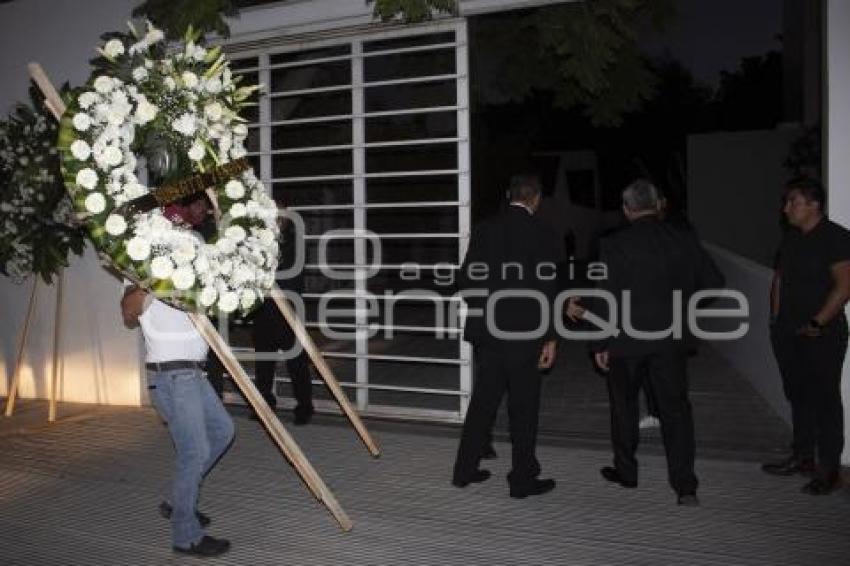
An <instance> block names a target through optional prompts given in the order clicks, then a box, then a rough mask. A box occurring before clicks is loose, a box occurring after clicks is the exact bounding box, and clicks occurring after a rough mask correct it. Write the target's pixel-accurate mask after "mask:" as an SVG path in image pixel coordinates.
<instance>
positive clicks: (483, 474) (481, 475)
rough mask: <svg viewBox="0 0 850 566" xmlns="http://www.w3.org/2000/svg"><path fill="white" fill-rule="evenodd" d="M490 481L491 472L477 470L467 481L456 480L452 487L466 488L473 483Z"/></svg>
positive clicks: (453, 481)
mask: <svg viewBox="0 0 850 566" xmlns="http://www.w3.org/2000/svg"><path fill="white" fill-rule="evenodd" d="M489 479H490V470H475V472H473V474H472V475H471V476H469V477H468V478H465V479H458V478H455V479H453V480H452V485H453V486H455V487H466V486H468V485H469V484H471V483H481V482H485V481H487V480H489Z"/></svg>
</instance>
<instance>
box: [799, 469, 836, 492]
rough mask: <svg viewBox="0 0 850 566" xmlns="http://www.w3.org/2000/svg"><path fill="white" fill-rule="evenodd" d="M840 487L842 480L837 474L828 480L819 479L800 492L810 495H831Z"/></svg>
mask: <svg viewBox="0 0 850 566" xmlns="http://www.w3.org/2000/svg"><path fill="white" fill-rule="evenodd" d="M840 487H841V480H840V479H839V477H838V474H835V475H832V476H829V477H826V478H822V477H817V478H815V479H813V480H812V481H810V482H809V483H807V484H806V485H804V486H803V487H802V488H800V491H802V492H803V493H808V494H809V495H829V494H830V493H832V492H833V491H835V490H837V489H838V488H840Z"/></svg>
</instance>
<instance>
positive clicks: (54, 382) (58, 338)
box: [47, 269, 64, 423]
mask: <svg viewBox="0 0 850 566" xmlns="http://www.w3.org/2000/svg"><path fill="white" fill-rule="evenodd" d="M56 279H57V280H56V316H55V317H54V318H53V375H52V376H51V378H50V401H49V409H48V412H47V421H48V422H51V423H52V422H54V421H55V420H56V395H57V391H58V379H59V363H60V362H59V351H60V350H61V349H62V331H61V328H62V281H63V279H64V271H63V270H61V269H60V270H59V273H58V274H57V278H56Z"/></svg>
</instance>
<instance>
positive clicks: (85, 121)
mask: <svg viewBox="0 0 850 566" xmlns="http://www.w3.org/2000/svg"><path fill="white" fill-rule="evenodd" d="M73 122H74V127H75V128H76V129H78V130H79V131H81V132H85V131H86V130H88V129H89V128H91V117H90V116H89V115H88V114H85V113H83V112H78V113H77V114H74V120H73Z"/></svg>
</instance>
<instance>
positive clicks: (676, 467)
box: [607, 349, 699, 494]
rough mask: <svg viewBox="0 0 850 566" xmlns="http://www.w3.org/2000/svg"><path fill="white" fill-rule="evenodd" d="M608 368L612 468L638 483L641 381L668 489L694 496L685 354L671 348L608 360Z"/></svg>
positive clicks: (692, 432) (693, 454) (692, 425)
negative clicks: (653, 409) (657, 427)
mask: <svg viewBox="0 0 850 566" xmlns="http://www.w3.org/2000/svg"><path fill="white" fill-rule="evenodd" d="M610 368H611V369H610V371H609V373H608V380H607V381H608V397H609V400H610V403H611V444H612V447H613V449H614V467H616V468H617V470H618V471H619V472H620V475H621V476H622V477H623V479H624V480H626V481H630V482H632V481H633V482H637V479H638V464H637V458H636V457H635V453H636V452H637V447H638V442H639V440H640V431H639V429H638V419H639V412H638V393H639V392H640V389H641V385H642V382H643V381H644V380H648V382H649V384H650V387H651V389H652V393H653V396H654V397H655V402H656V405H657V411H658V419H659V420H660V421H661V435H662V437H663V439H664V450H665V452H666V453H667V475H668V480H669V482H670V485H671V487H672V488H673V489H674V490H675V491H676V493H680V494H681V493H693V492H695V491H696V489H697V486H698V484H699V482H698V481H697V477H696V474H694V456H695V441H694V419H693V414H692V412H691V402H690V400H689V399H688V379H687V374H686V358H685V355H684V352H683V351H681V350H679V349H670V350H668V351H662V352H656V353H653V354H647V355H643V356H635V357H612V358H611V360H610Z"/></svg>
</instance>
